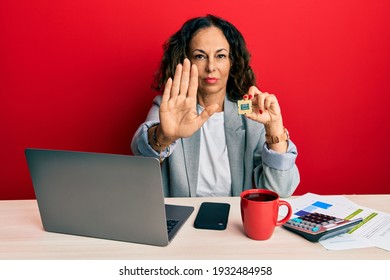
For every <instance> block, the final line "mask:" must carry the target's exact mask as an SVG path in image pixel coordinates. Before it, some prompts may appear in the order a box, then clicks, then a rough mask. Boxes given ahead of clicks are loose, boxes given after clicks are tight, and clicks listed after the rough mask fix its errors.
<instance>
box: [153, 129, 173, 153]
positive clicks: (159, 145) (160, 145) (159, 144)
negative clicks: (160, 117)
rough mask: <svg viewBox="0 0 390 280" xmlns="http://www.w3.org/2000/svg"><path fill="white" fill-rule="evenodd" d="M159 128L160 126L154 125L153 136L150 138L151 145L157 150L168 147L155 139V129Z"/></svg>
mask: <svg viewBox="0 0 390 280" xmlns="http://www.w3.org/2000/svg"><path fill="white" fill-rule="evenodd" d="M159 126H160V124H156V125H155V127H156V128H155V129H154V131H153V136H152V140H153V144H154V145H156V146H157V147H159V148H166V147H169V144H168V145H166V144H162V143H161V142H160V141H158V139H157V129H158V127H159Z"/></svg>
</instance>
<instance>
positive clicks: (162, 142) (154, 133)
mask: <svg viewBox="0 0 390 280" xmlns="http://www.w3.org/2000/svg"><path fill="white" fill-rule="evenodd" d="M149 140H151V141H150V142H151V144H152V146H153V147H156V148H158V150H165V149H166V148H167V147H168V146H169V145H170V144H172V142H173V141H172V139H171V138H169V137H164V135H162V133H161V127H160V124H159V123H158V124H155V125H153V126H152V127H151V128H149Z"/></svg>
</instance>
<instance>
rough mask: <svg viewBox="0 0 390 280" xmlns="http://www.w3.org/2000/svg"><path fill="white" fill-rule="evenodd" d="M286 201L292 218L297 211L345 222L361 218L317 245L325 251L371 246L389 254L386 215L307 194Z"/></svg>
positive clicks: (341, 198) (341, 199)
mask: <svg viewBox="0 0 390 280" xmlns="http://www.w3.org/2000/svg"><path fill="white" fill-rule="evenodd" d="M286 200H287V201H288V202H289V203H290V204H291V206H292V209H293V215H292V218H295V217H297V216H299V211H301V210H304V211H306V212H318V213H322V214H327V215H331V216H335V217H339V218H344V219H348V220H353V219H356V218H363V222H361V223H360V224H358V225H357V226H355V227H354V228H352V229H351V230H350V231H349V232H348V233H344V234H341V235H338V236H335V237H332V238H329V239H325V240H322V241H320V244H321V245H322V246H324V247H325V248H326V249H328V250H345V249H354V248H365V247H374V246H375V247H378V248H381V249H384V250H387V251H390V214H388V213H384V212H380V211H376V210H374V209H370V208H366V207H362V206H359V205H357V204H356V203H354V202H352V201H351V200H349V199H347V198H346V197H344V196H320V195H316V194H312V193H307V194H305V195H302V196H300V197H298V198H294V199H286ZM286 212H287V210H286V209H284V207H282V208H281V209H280V215H282V216H284V215H285V214H286ZM297 214H298V215H297Z"/></svg>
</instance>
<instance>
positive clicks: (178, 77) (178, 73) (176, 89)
mask: <svg viewBox="0 0 390 280" xmlns="http://www.w3.org/2000/svg"><path fill="white" fill-rule="evenodd" d="M182 72H183V65H181V64H180V63H179V64H178V65H177V66H176V70H175V76H174V77H173V83H172V90H171V97H176V96H177V95H178V94H179V91H180V82H181V75H182Z"/></svg>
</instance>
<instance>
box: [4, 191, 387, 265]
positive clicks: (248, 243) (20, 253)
mask: <svg viewBox="0 0 390 280" xmlns="http://www.w3.org/2000/svg"><path fill="white" fill-rule="evenodd" d="M346 197H348V198H349V199H351V200H352V201H354V202H356V203H357V204H359V205H362V206H365V207H369V208H373V209H377V210H379V211H383V212H388V213H389V212H390V195H349V196H346ZM166 201H167V203H171V204H181V205H193V206H195V210H194V212H193V214H192V215H191V217H190V218H189V220H188V221H187V222H186V224H185V225H184V226H183V227H182V228H181V230H180V231H179V233H178V234H177V236H176V237H175V238H174V239H173V241H172V243H171V244H169V245H168V246H167V247H156V246H149V245H141V244H133V243H126V242H118V241H110V240H103V239H97V238H88V237H80V236H73V235H66V234H57V233H50V232H46V231H44V230H43V229H42V224H41V220H40V216H39V211H38V206H37V203H36V201H35V200H16V201H0V221H1V222H0V259H8V260H20V259H27V260H29V259H62V260H68V259H74V260H76V259H78V260H80V259H91V260H96V259H103V260H109V259H112V260H115V259H117V260H119V259H138V260H146V259H161V260H162V259H167V260H187V259H198V260H210V259H226V260H229V259H247V260H250V259H268V260H277V259H285V260H287V259H298V260H299V259H317V260H318V259H386V260H389V259H390V252H388V251H385V250H381V249H378V248H375V247H372V248H364V249H353V250H343V251H327V250H326V249H325V248H324V247H322V246H321V245H320V244H318V243H311V242H308V241H306V240H305V239H303V238H301V237H299V236H297V235H295V234H293V233H291V232H288V231H287V230H285V229H284V228H281V227H278V228H276V229H275V232H274V234H273V236H272V237H271V239H269V240H267V241H254V240H251V239H249V238H247V237H246V236H245V235H244V232H243V229H242V223H241V216H240V209H239V198H238V197H233V198H169V199H166ZM203 201H216V202H227V203H230V204H231V209H230V216H229V223H228V227H227V229H226V230H224V231H211V230H199V229H195V228H194V227H193V223H194V219H195V216H196V213H197V211H198V208H199V205H200V204H201V202H203Z"/></svg>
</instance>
